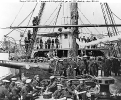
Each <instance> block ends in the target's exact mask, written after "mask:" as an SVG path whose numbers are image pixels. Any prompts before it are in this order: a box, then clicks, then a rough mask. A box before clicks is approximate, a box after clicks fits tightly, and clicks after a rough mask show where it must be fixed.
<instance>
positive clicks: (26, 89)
mask: <svg viewBox="0 0 121 100" xmlns="http://www.w3.org/2000/svg"><path fill="white" fill-rule="evenodd" d="M30 91H33V88H32V86H27V85H25V86H23V88H22V90H21V95H22V96H23V100H30V98H31V96H30V95H29V94H28V93H30Z"/></svg>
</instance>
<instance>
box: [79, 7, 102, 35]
mask: <svg viewBox="0 0 121 100" xmlns="http://www.w3.org/2000/svg"><path fill="white" fill-rule="evenodd" d="M78 9H79V8H78ZM79 11H80V12H81V10H80V9H79ZM81 14H82V15H83V16H84V17H85V18H86V16H85V15H84V14H83V13H82V12H81ZM86 20H87V21H88V22H89V23H90V24H91V22H90V21H89V20H88V19H87V18H86ZM94 29H95V30H96V31H97V32H98V33H99V34H100V32H99V31H98V30H97V29H96V28H95V27H94Z"/></svg>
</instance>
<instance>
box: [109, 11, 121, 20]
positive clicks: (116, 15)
mask: <svg viewBox="0 0 121 100" xmlns="http://www.w3.org/2000/svg"><path fill="white" fill-rule="evenodd" d="M111 12H112V11H111ZM112 14H114V15H115V16H116V17H117V18H118V19H119V20H121V18H119V17H118V16H117V15H116V14H115V13H114V12H112Z"/></svg>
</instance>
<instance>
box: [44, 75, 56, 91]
mask: <svg viewBox="0 0 121 100" xmlns="http://www.w3.org/2000/svg"><path fill="white" fill-rule="evenodd" d="M56 90H57V82H56V77H55V76H50V84H49V85H48V87H47V89H46V91H49V92H52V93H54V92H55V91H56Z"/></svg>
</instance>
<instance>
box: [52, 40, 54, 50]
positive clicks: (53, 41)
mask: <svg viewBox="0 0 121 100" xmlns="http://www.w3.org/2000/svg"><path fill="white" fill-rule="evenodd" d="M52 48H54V39H52Z"/></svg>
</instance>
